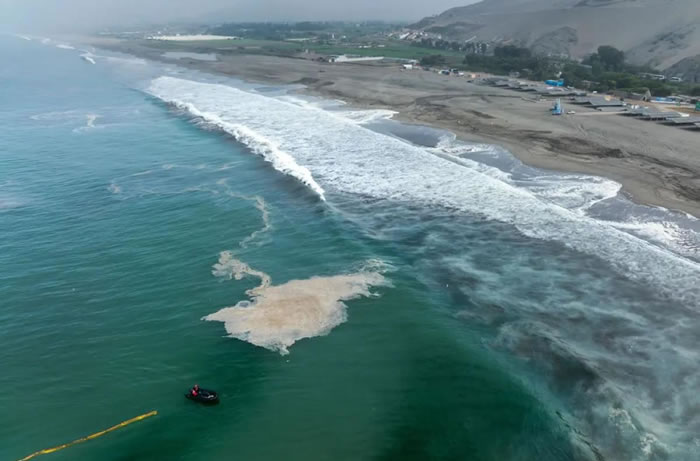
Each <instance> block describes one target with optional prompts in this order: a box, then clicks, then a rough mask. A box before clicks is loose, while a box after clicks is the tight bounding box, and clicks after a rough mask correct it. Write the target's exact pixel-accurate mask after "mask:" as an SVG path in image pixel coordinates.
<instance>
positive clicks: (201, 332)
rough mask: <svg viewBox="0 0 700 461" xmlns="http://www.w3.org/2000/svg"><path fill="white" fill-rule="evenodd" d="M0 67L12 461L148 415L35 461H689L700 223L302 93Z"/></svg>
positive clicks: (92, 60) (0, 296)
mask: <svg viewBox="0 0 700 461" xmlns="http://www.w3.org/2000/svg"><path fill="white" fill-rule="evenodd" d="M0 56H1V57H2V59H3V62H5V63H11V65H6V66H3V67H2V68H0V83H1V84H0V338H1V339H2V341H1V342H0V344H1V346H2V347H1V348H0V370H2V372H1V373H0V389H3V390H4V391H3V392H1V393H0V408H1V409H2V411H1V412H0V459H3V460H5V459H7V460H13V459H21V458H22V457H24V456H26V455H29V454H30V453H33V452H35V451H37V450H41V449H45V448H49V447H54V446H57V445H61V444H63V443H67V442H70V441H72V440H75V439H78V438H80V437H83V436H87V435H89V434H92V433H95V432H98V431H100V430H103V429H106V428H108V427H110V426H113V425H115V424H117V423H119V422H121V421H125V420H128V419H130V418H132V417H135V416H137V415H140V414H144V413H147V412H149V411H151V410H156V411H157V412H158V414H157V415H156V416H154V417H151V418H148V419H145V420H143V421H139V422H137V423H134V424H132V425H129V426H128V427H123V428H121V429H118V430H116V431H114V432H110V433H108V434H105V435H104V436H101V437H99V438H95V439H93V440H89V441H87V442H85V443H81V444H78V445H73V446H69V447H67V448H65V449H62V450H60V451H57V452H55V453H53V454H50V455H47V456H51V458H52V459H55V460H75V459H80V460H137V459H138V460H141V459H143V460H218V459H240V460H270V459H285V460H295V459H299V460H302V459H303V460H305V461H308V460H327V459H334V460H360V459H376V460H389V459H392V460H393V459H400V460H411V459H415V460H425V459H440V460H446V459H469V460H494V461H496V460H498V461H504V460H523V461H525V460H532V459H538V460H540V461H547V460H597V461H600V460H626V461H637V460H640V461H651V460H679V461H680V460H690V459H696V458H694V457H696V456H697V452H698V450H700V436H698V434H700V412H699V411H698V408H699V405H700V397H699V396H698V395H699V394H698V389H700V371H699V370H698V367H697V364H698V360H699V359H700V337H699V336H698V332H699V331H700V313H699V312H698V306H700V283H698V282H700V222H698V219H697V218H695V217H692V216H689V215H685V214H682V213H677V212H672V211H669V210H664V209H661V208H653V207H646V206H641V205H637V204H634V203H632V202H630V201H628V200H627V199H626V198H625V197H624V195H623V194H621V192H620V186H619V184H617V183H615V182H613V181H610V180H607V179H603V178H596V177H591V176H584V175H578V174H565V173H557V172H551V171H544V170H538V169H535V168H531V167H528V166H526V165H523V164H522V163H521V162H519V161H518V160H517V159H515V158H514V157H513V156H512V155H511V154H510V153H508V152H506V151H505V150H503V149H502V148H500V147H498V146H494V145H485V144H479V143H468V142H461V141H458V140H456V139H455V138H454V136H453V135H451V134H450V133H447V132H443V131H440V130H436V129H433V128H427V127H420V126H411V125H405V124H401V123H398V122H396V121H394V120H392V118H391V116H392V113H390V112H388V111H380V110H375V111H367V110H356V109H353V108H349V107H347V106H346V105H345V104H344V103H343V102H342V101H330V100H323V99H319V98H314V97H309V96H302V95H300V94H298V93H297V92H295V91H294V90H295V88H291V87H290V88H286V87H270V86H268V85H261V84H255V83H250V82H242V81H238V80H234V79H230V78H227V77H224V76H217V75H207V74H204V73H200V72H196V71H193V70H187V69H184V68H180V67H178V66H176V65H173V64H164V63H155V62H148V61H145V60H142V59H138V58H135V57H131V56H125V55H119V54H115V53H107V52H103V51H100V50H95V49H87V48H85V47H80V46H77V45H72V44H69V43H65V42H61V41H58V40H51V39H41V38H36V37H14V36H3V37H0ZM207 56H208V57H207V59H212V58H211V56H210V55H207ZM194 383H199V384H200V385H201V386H202V387H204V388H212V389H216V390H217V391H218V392H219V394H220V397H221V403H220V404H219V405H216V406H209V407H205V406H201V405H197V404H195V403H193V402H191V401H188V400H187V399H185V398H184V396H183V394H184V392H186V391H187V389H188V388H189V387H190V386H191V385H193V384H194ZM47 459H48V458H47Z"/></svg>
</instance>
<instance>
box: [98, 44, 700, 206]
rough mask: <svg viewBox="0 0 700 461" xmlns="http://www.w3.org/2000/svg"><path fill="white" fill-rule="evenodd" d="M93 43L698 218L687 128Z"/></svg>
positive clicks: (270, 59)
mask: <svg viewBox="0 0 700 461" xmlns="http://www.w3.org/2000/svg"><path fill="white" fill-rule="evenodd" d="M88 44H89V45H92V46H95V47H97V48H103V49H107V50H110V51H117V52H121V53H125V54H130V55H134V56H137V57H140V58H145V59H150V60H155V61H160V62H167V63H171V64H177V65H180V66H183V67H187V68H191V69H194V70H199V71H203V72H207V73H213V74H222V75H226V76H230V77H235V78H240V79H242V80H245V81H248V82H251V83H262V84H279V85H294V84H297V85H298V84H301V85H304V88H303V89H300V90H297V91H298V92H299V93H301V94H307V95H311V96H320V97H324V98H332V99H340V100H343V101H344V102H345V103H347V104H348V106H350V107H356V108H358V109H363V108H364V109H387V110H391V111H394V112H396V113H397V114H396V115H395V116H394V119H395V120H397V121H400V122H405V123H410V124H416V125H424V126H429V127H433V128H438V129H442V130H447V131H450V132H452V133H454V134H455V136H456V137H457V139H459V140H462V141H466V142H483V143H489V144H497V145H499V146H502V147H504V148H505V149H507V150H508V151H509V152H510V153H511V154H513V156H515V157H516V158H517V159H519V160H520V161H522V162H523V163H525V164H527V165H530V166H533V167H536V168H542V169H547V170H554V171H558V172H563V173H575V174H587V175H594V176H600V177H605V178H608V179H611V180H613V181H616V182H618V183H620V184H621V185H622V189H621V193H623V194H624V195H625V196H626V197H627V198H629V199H630V200H632V201H634V202H635V203H639V204H644V205H651V206H657V207H663V208H666V209H669V210H674V211H680V212H684V213H688V214H691V215H693V216H695V217H699V216H700V136H699V133H697V132H692V131H690V130H684V129H681V128H676V127H669V126H664V125H661V124H656V123H654V122H646V121H641V120H636V119H630V118H627V117H622V116H619V115H614V114H606V113H602V112H596V111H592V110H589V109H584V108H579V107H576V112H577V114H576V115H565V116H561V117H554V116H552V115H550V114H549V110H548V109H549V107H550V105H551V100H547V99H543V100H542V101H535V100H531V99H527V98H526V97H524V96H523V94H522V93H518V92H514V91H510V90H505V89H500V88H493V87H490V86H483V85H478V84H474V83H468V82H467V81H466V79H465V78H458V77H446V76H441V75H438V74H436V73H434V72H426V71H421V70H410V71H404V70H400V69H399V66H398V65H395V64H391V65H382V64H375V63H373V64H367V63H352V64H350V63H345V64H327V63H319V62H316V61H311V60H306V59H301V58H289V57H277V56H266V55H253V54H219V55H218V56H219V60H217V61H200V60H195V59H190V58H187V59H169V58H166V57H164V56H162V52H163V51H162V50H159V49H154V48H149V47H146V46H143V45H142V44H140V43H139V42H130V41H119V40H109V41H106V40H96V39H94V38H91V39H90V40H89V41H88ZM170 51H172V50H170ZM178 51H188V50H187V49H183V50H178ZM189 51H197V52H202V53H215V52H216V50H213V49H208V48H207V49H201V50H200V49H197V50H191V49H189ZM565 104H566V103H565ZM693 142H695V144H693ZM694 145H695V146H697V147H696V148H695V149H694V147H693V146H694Z"/></svg>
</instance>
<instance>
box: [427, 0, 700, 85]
mask: <svg viewBox="0 0 700 461" xmlns="http://www.w3.org/2000/svg"><path fill="white" fill-rule="evenodd" d="M413 28H414V29H416V30H420V31H423V32H428V33H431V34H436V35H440V36H442V38H444V39H447V40H457V41H463V40H478V41H485V42H490V43H494V44H499V43H501V44H506V43H509V44H516V45H520V46H527V47H531V48H532V49H533V50H534V51H536V52H538V53H541V54H546V55H560V54H561V55H566V56H570V57H573V58H582V57H584V56H585V55H586V54H588V53H591V52H593V51H594V50H595V49H596V48H597V47H598V46H599V45H613V46H615V47H617V48H619V49H622V50H624V51H625V52H626V54H627V57H628V59H627V60H628V62H631V63H635V64H651V65H653V66H654V67H656V68H658V69H668V68H672V69H673V68H674V66H675V65H676V64H679V63H680V62H681V61H684V60H687V59H690V60H691V61H692V60H693V59H694V58H695V57H696V56H700V0H483V1H482V2H480V3H476V4H473V5H469V6H465V7H458V8H452V9H450V10H447V11H445V12H444V13H442V14H439V15H437V16H433V17H430V18H425V19H423V20H422V21H420V22H419V23H417V24H415V25H414V26H413ZM692 67H693V66H685V67H684V66H680V67H677V68H678V69H680V68H683V69H685V68H692ZM688 77H690V75H688ZM698 77H700V75H698Z"/></svg>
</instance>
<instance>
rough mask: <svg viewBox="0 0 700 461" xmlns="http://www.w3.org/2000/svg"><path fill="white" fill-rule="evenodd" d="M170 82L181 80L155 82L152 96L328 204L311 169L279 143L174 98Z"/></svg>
mask: <svg viewBox="0 0 700 461" xmlns="http://www.w3.org/2000/svg"><path fill="white" fill-rule="evenodd" d="M170 81H179V80H178V79H174V78H170V77H161V78H159V79H156V80H154V81H153V82H152V84H151V86H150V88H149V91H150V92H151V94H153V95H154V96H156V97H158V98H160V99H162V100H163V101H165V102H167V103H169V104H173V105H174V106H176V107H178V108H180V109H183V110H186V111H187V112H189V113H190V114H192V115H194V116H195V117H200V118H201V119H203V120H205V121H206V122H207V123H210V124H212V125H214V126H216V127H218V128H220V129H221V130H223V131H225V132H226V133H229V134H230V135H232V136H233V137H235V138H236V139H237V140H238V141H240V142H241V143H243V144H245V145H246V146H248V147H249V148H250V149H251V150H252V151H253V152H255V153H256V154H258V155H260V156H261V157H262V158H264V159H265V160H266V161H268V162H270V163H271V164H272V166H273V167H274V168H275V169H276V170H278V171H281V172H282V173H285V174H287V175H289V176H292V177H294V178H296V179H297V180H299V181H300V182H301V183H303V184H305V185H306V186H307V187H309V189H311V190H312V191H314V192H315V193H316V194H317V195H318V196H319V197H320V198H321V199H322V200H325V192H324V190H323V188H322V187H321V186H320V185H319V184H318V183H317V182H316V180H315V179H314V178H313V176H312V175H311V172H310V171H309V169H308V168H306V167H304V166H302V165H299V164H298V163H297V162H296V161H295V159H294V157H292V156H291V155H290V154H289V153H288V152H286V151H284V150H283V149H281V148H280V147H279V145H278V144H277V142H276V141H274V137H265V136H264V135H262V134H260V133H259V132H256V131H255V130H253V129H250V128H249V127H247V126H245V125H244V124H240V123H235V121H233V120H229V119H227V118H222V117H221V116H219V115H218V114H217V113H214V112H209V111H207V110H200V108H199V107H198V106H197V105H195V104H192V103H191V102H187V101H183V100H180V99H178V95H177V93H175V94H172V93H171V92H170V91H168V90H169V88H168V85H167V84H168V83H169V82H170ZM182 81H186V80H182ZM163 83H165V84H163ZM232 89H233V88H232ZM236 91H239V90H236ZM241 93H243V92H241ZM245 94H250V93H245Z"/></svg>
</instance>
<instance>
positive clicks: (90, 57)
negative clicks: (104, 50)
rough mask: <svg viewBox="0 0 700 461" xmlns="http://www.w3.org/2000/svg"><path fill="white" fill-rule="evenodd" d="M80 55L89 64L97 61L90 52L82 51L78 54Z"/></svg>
mask: <svg viewBox="0 0 700 461" xmlns="http://www.w3.org/2000/svg"><path fill="white" fill-rule="evenodd" d="M80 57H81V58H83V60H84V61H85V62H89V63H90V64H97V62H95V59H94V56H93V54H92V53H90V52H86V53H83V54H81V55H80Z"/></svg>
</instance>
